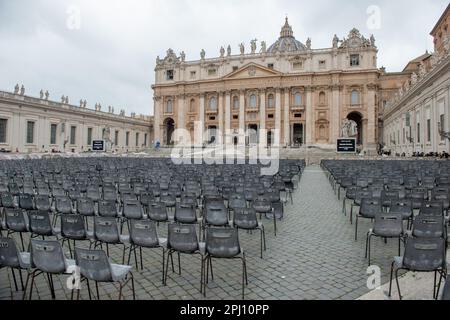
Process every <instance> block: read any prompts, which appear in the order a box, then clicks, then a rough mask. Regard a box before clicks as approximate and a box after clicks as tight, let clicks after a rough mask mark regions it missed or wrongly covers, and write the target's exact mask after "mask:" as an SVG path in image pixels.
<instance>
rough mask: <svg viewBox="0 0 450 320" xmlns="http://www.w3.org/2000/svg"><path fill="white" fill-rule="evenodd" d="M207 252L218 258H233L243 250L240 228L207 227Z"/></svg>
mask: <svg viewBox="0 0 450 320" xmlns="http://www.w3.org/2000/svg"><path fill="white" fill-rule="evenodd" d="M206 252H207V253H208V254H209V255H211V256H213V257H217V258H232V257H235V256H236V255H238V254H239V253H240V252H241V246H240V244H239V235H238V229H236V228H213V227H209V228H207V229H206Z"/></svg>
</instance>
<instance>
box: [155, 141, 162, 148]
mask: <svg viewBox="0 0 450 320" xmlns="http://www.w3.org/2000/svg"><path fill="white" fill-rule="evenodd" d="M160 147H161V142H159V140H156V143H155V149H156V150H159V148H160Z"/></svg>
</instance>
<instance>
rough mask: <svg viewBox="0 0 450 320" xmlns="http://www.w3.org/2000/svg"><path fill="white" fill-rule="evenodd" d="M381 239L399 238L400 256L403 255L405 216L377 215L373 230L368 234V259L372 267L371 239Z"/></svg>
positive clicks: (396, 214) (393, 214)
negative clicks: (402, 242) (402, 243)
mask: <svg viewBox="0 0 450 320" xmlns="http://www.w3.org/2000/svg"><path fill="white" fill-rule="evenodd" d="M374 236H375V237H381V238H384V239H388V238H398V254H399V255H400V254H401V251H400V250H401V248H400V246H401V241H402V239H403V238H404V236H405V231H404V228H403V216H402V215H401V214H399V213H391V212H390V213H379V214H377V215H375V222H374V225H373V228H372V229H370V230H369V231H368V232H367V237H366V256H365V257H366V258H367V257H368V258H369V266H370V265H371V260H370V253H371V239H372V237H374Z"/></svg>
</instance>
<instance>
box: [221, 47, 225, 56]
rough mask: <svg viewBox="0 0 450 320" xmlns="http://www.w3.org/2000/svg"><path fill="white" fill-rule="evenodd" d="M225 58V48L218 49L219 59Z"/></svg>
mask: <svg viewBox="0 0 450 320" xmlns="http://www.w3.org/2000/svg"><path fill="white" fill-rule="evenodd" d="M224 56H225V48H224V47H220V57H221V58H223V57H224Z"/></svg>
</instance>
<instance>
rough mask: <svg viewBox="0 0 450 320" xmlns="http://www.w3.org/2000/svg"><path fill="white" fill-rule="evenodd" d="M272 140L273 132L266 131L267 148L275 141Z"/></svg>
mask: <svg viewBox="0 0 450 320" xmlns="http://www.w3.org/2000/svg"><path fill="white" fill-rule="evenodd" d="M273 139H274V136H273V131H272V130H269V131H267V145H268V146H271V145H273V144H274V142H275V141H273Z"/></svg>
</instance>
